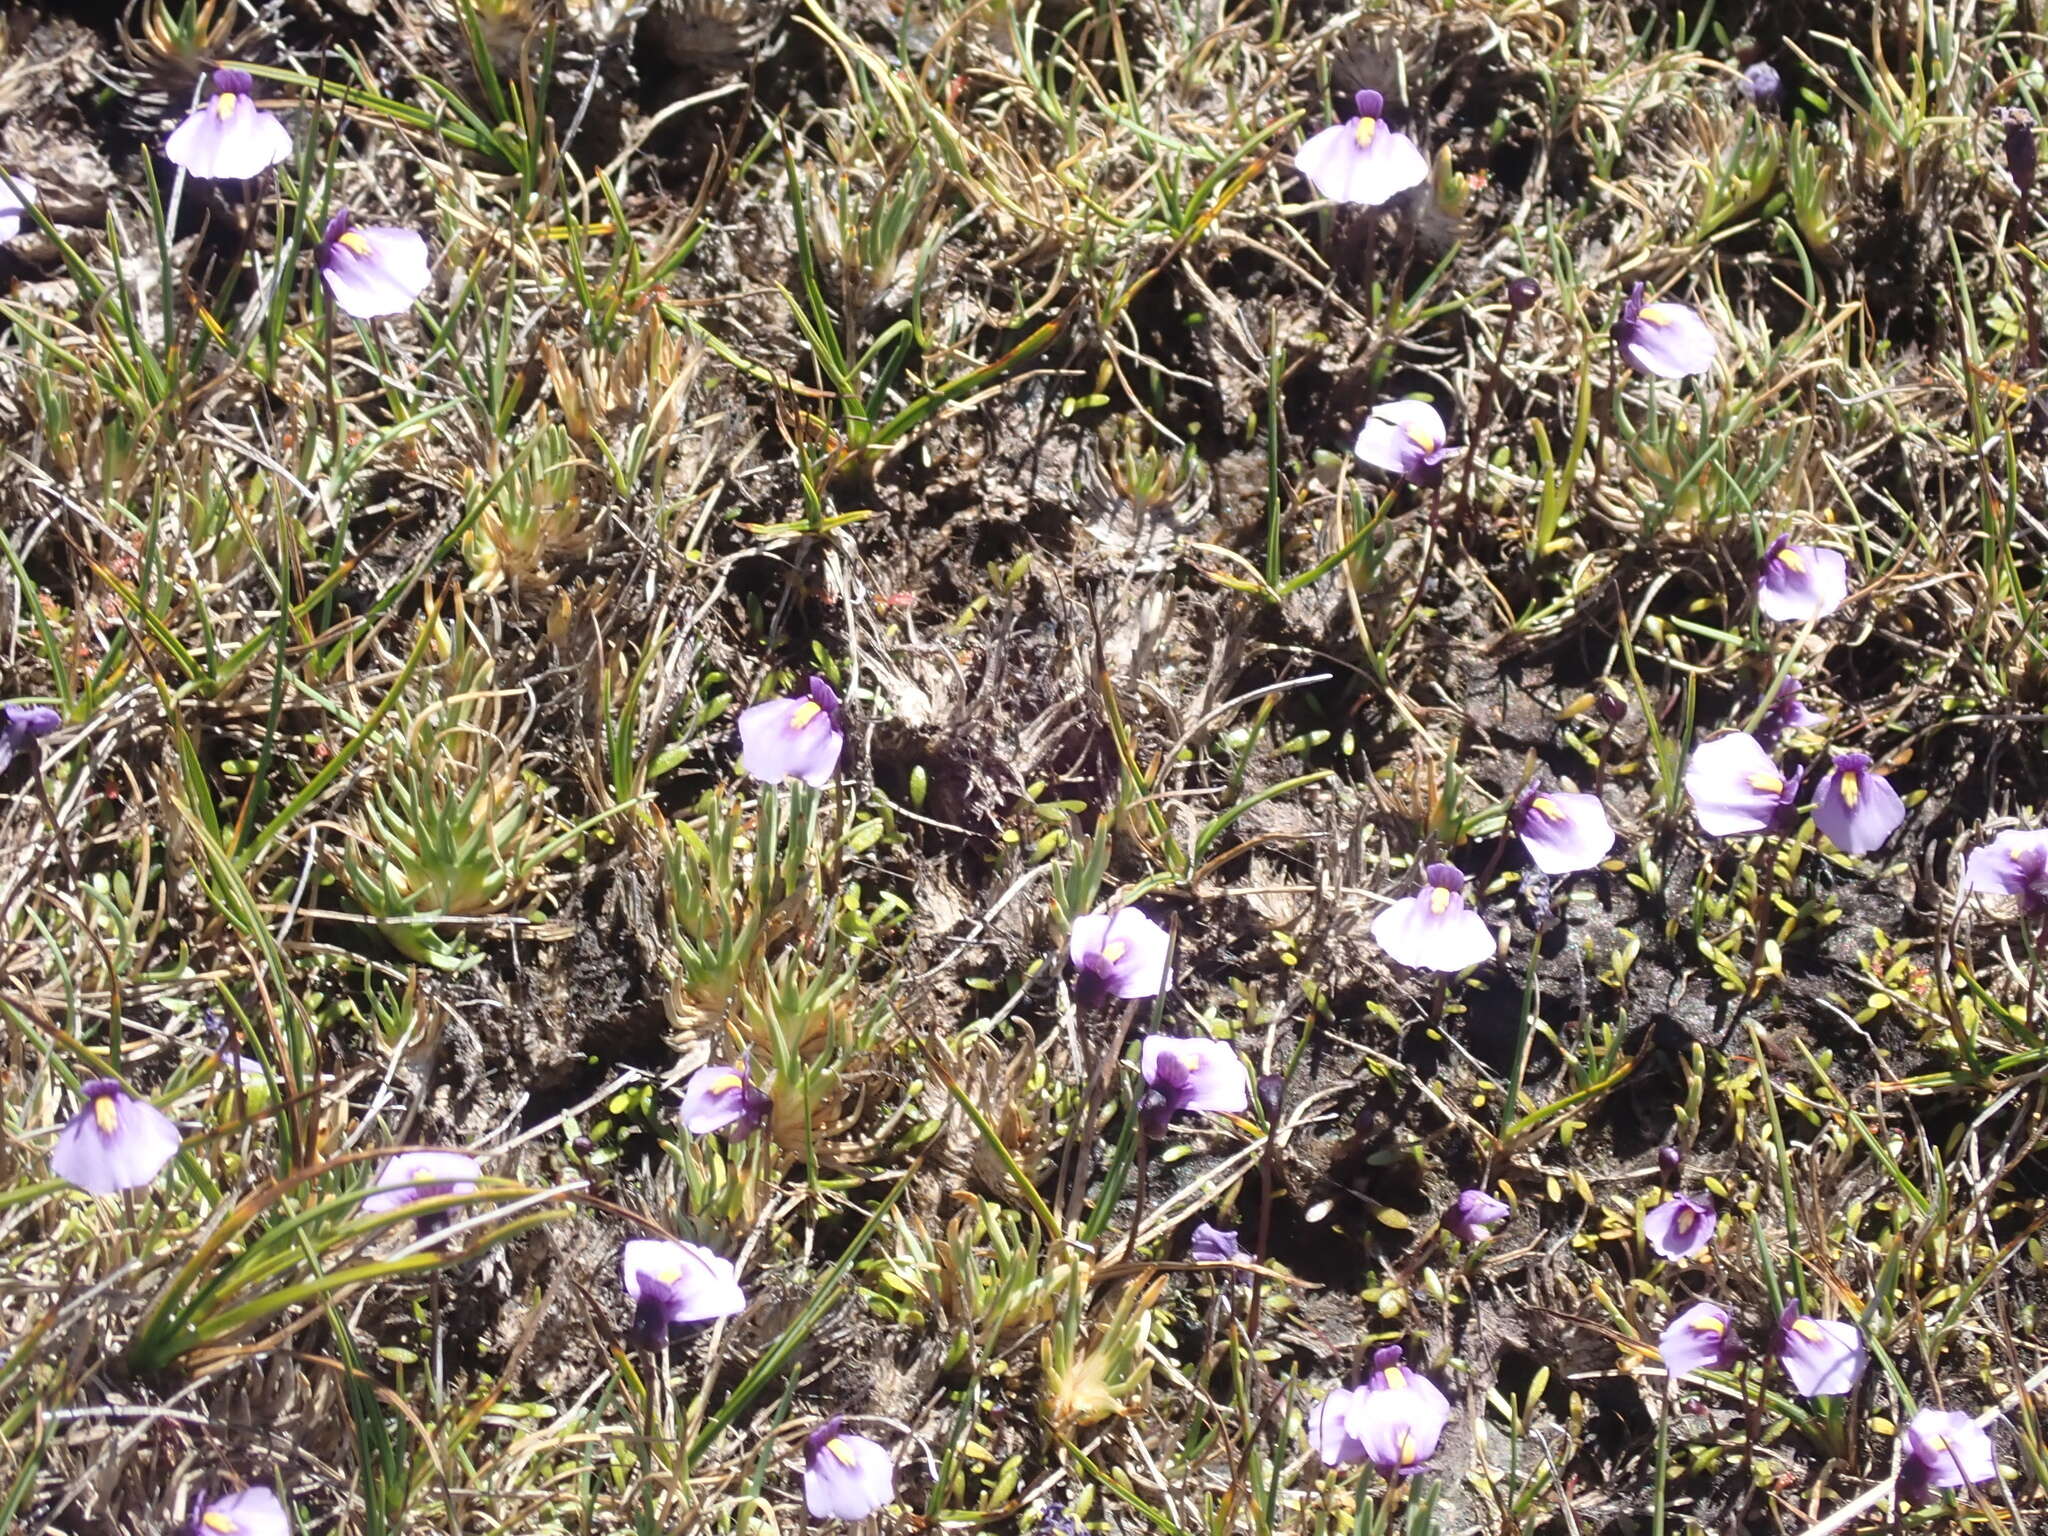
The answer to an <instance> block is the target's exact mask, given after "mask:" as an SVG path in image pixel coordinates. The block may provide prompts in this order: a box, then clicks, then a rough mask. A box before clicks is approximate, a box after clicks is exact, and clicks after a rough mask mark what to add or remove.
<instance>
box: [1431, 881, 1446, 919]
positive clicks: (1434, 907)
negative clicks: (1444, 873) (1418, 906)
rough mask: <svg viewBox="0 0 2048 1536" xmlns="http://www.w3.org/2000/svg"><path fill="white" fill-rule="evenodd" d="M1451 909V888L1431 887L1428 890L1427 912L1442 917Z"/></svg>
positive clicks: (1444, 886) (1442, 886) (1443, 886)
mask: <svg viewBox="0 0 2048 1536" xmlns="http://www.w3.org/2000/svg"><path fill="white" fill-rule="evenodd" d="M1450 909H1451V888H1450V887H1449V886H1448V885H1433V886H1431V887H1430V888H1429V910H1430V911H1431V912H1433V913H1435V914H1436V915H1437V916H1438V917H1442V916H1443V915H1444V914H1445V913H1446V912H1448V911H1450Z"/></svg>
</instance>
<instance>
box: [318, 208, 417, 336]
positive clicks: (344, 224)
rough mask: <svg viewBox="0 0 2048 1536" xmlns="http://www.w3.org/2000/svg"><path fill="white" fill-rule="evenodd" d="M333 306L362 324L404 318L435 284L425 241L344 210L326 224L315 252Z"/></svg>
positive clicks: (407, 230) (409, 231) (392, 226)
mask: <svg viewBox="0 0 2048 1536" xmlns="http://www.w3.org/2000/svg"><path fill="white" fill-rule="evenodd" d="M313 259H314V264H315V265H316V266H317V267H318V268H319V269H320V280H321V281H322V282H323V283H325V284H326V285H327V291H328V293H329V294H331V295H332V296H333V298H334V303H335V306H336V307H337V308H338V309H340V310H341V311H342V313H344V314H347V315H353V316H354V317H355V318H356V319H358V320H374V319H377V318H378V317H379V316H383V315H401V314H404V313H405V312H406V311H407V310H409V309H410V308H412V302H413V300H414V299H416V298H418V297H419V296H420V295H421V294H422V293H424V292H425V291H426V288H427V284H428V283H429V282H430V281H431V280H432V274H431V272H430V271H429V268H428V260H427V242H426V241H425V240H424V239H423V238H421V236H420V235H419V234H418V233H417V232H416V231H413V230H410V229H400V228H399V227H398V226H396V225H393V224H357V223H356V222H355V221H354V220H353V219H351V218H350V217H349V215H348V211H347V210H346V209H344V210H342V211H341V212H340V213H338V214H336V215H335V217H334V218H333V219H331V220H329V221H328V226H327V236H326V238H325V239H323V240H322V241H321V242H320V247H319V249H318V250H317V251H316V252H315V253H314V258H313Z"/></svg>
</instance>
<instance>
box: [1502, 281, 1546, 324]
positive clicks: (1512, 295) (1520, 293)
mask: <svg viewBox="0 0 2048 1536" xmlns="http://www.w3.org/2000/svg"><path fill="white" fill-rule="evenodd" d="M1542 297H1543V285H1542V284H1541V283H1539V282H1537V281H1536V279H1535V278H1533V277H1517V278H1511V279H1510V280H1509V282H1508V303H1509V304H1510V305H1512V306H1513V307H1514V311H1515V313H1516V314H1518V315H1526V314H1527V313H1528V312H1529V311H1530V310H1532V309H1534V308H1535V307H1536V302H1537V300H1539V299H1541V298H1542Z"/></svg>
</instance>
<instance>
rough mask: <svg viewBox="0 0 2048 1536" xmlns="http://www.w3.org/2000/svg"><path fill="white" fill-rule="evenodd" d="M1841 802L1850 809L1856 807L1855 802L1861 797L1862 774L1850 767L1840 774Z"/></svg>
mask: <svg viewBox="0 0 2048 1536" xmlns="http://www.w3.org/2000/svg"><path fill="white" fill-rule="evenodd" d="M1841 784H1842V804H1844V805H1846V806H1847V807H1849V809H1850V810H1852V811H1853V810H1855V809H1856V802H1857V801H1858V800H1861V799H1862V798H1863V775H1862V774H1860V773H1858V772H1857V771H1856V770H1855V769H1853V768H1852V769H1850V770H1849V771H1848V772H1846V773H1844V774H1843V775H1842V779H1841Z"/></svg>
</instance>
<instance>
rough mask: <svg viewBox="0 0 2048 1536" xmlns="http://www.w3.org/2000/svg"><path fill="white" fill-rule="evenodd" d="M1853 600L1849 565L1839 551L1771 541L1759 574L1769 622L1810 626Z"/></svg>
mask: <svg viewBox="0 0 2048 1536" xmlns="http://www.w3.org/2000/svg"><path fill="white" fill-rule="evenodd" d="M1848 599H1849V562H1848V560H1847V559H1846V558H1845V557H1844V556H1843V554H1842V552H1841V551H1840V550H1838V549H1829V548H1827V547H1826V546H1825V545H1821V544H1794V543H1793V542H1792V540H1791V539H1790V538H1789V537H1788V536H1786V535H1785V534H1782V533H1781V534H1779V535H1778V537H1777V538H1775V539H1773V540H1772V541H1771V547H1770V548H1769V549H1767V550H1765V551H1764V563H1763V565H1762V566H1761V567H1760V568H1759V569H1758V571H1757V574H1756V605H1757V607H1758V608H1760V609H1761V610H1763V615H1764V617H1765V618H1767V619H1776V620H1778V621H1779V622H1780V623H1782V624H1806V623H1811V622H1813V621H1815V620H1818V619H1824V618H1826V617H1827V616H1828V615H1829V614H1831V613H1833V612H1834V611H1835V610H1836V609H1837V608H1839V607H1841V606H1842V604H1843V603H1845V602H1847V601H1848Z"/></svg>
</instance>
